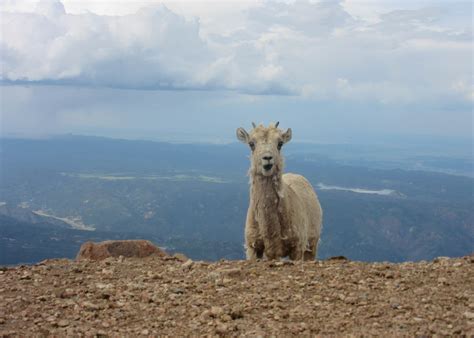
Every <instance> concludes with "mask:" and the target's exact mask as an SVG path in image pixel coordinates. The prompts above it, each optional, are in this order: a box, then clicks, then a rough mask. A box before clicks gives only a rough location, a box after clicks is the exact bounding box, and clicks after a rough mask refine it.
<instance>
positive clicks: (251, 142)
mask: <svg viewBox="0 0 474 338" xmlns="http://www.w3.org/2000/svg"><path fill="white" fill-rule="evenodd" d="M249 146H250V149H252V150H254V149H255V142H253V141H250V142H249Z"/></svg>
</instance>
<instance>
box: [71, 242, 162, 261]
mask: <svg viewBox="0 0 474 338" xmlns="http://www.w3.org/2000/svg"><path fill="white" fill-rule="evenodd" d="M151 255H156V256H161V257H164V256H166V253H165V252H164V251H163V250H161V249H160V248H158V247H157V246H155V245H153V243H151V242H150V241H146V240H126V241H105V242H100V243H94V242H86V243H84V244H82V246H81V248H80V249H79V253H78V254H77V257H76V260H83V259H89V260H96V261H97V260H102V259H106V258H108V257H119V256H123V257H128V258H130V257H137V258H143V257H148V256H151Z"/></svg>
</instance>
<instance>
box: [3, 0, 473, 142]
mask: <svg viewBox="0 0 474 338" xmlns="http://www.w3.org/2000/svg"><path fill="white" fill-rule="evenodd" d="M472 10H473V9H472V4H471V2H470V1H448V0H446V1H425V0H418V1H417V0H413V1H408V0H406V1H403V0H402V1H400V0H398V1H391V0H386V1H359V0H357V1H356V0H345V1H337V0H335V1H222V0H221V1H219V2H212V1H205V2H203V1H133V2H131V1H105V0H102V1H87V0H86V1H78V0H63V1H61V2H60V1H53V0H51V1H24V0H23V1H22V0H2V1H1V2H0V19H1V32H0V55H1V63H0V70H1V77H0V98H1V103H0V109H1V120H0V123H1V128H0V133H1V134H0V135H1V136H22V137H43V136H47V135H55V134H65V133H73V134H85V135H99V136H110V137H119V138H135V139H156V140H172V141H192V142H230V141H234V140H235V129H236V128H237V127H240V126H242V127H245V128H250V126H251V122H252V121H254V122H256V123H260V122H262V123H265V124H268V123H269V122H271V121H280V126H281V127H282V128H287V127H291V128H292V129H293V137H294V139H295V140H299V141H311V142H323V143H340V142H352V141H354V142H356V141H357V142H371V143H373V142H377V140H381V139H383V138H384V137H386V136H387V135H390V136H397V137H399V138H403V137H411V136H420V137H423V136H426V137H441V138H464V139H470V140H472V138H473V136H472V131H473V111H472V104H473V100H474V91H473V39H472V36H473V17H472V15H473V14H472Z"/></svg>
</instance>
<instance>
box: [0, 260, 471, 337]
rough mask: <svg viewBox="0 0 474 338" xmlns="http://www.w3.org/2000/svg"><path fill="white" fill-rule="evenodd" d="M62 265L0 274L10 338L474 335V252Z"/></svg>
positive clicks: (4, 325) (2, 325)
mask: <svg viewBox="0 0 474 338" xmlns="http://www.w3.org/2000/svg"><path fill="white" fill-rule="evenodd" d="M179 258H181V260H180V259H178V258H174V257H148V258H141V259H138V258H126V259H123V258H122V257H119V258H107V259H106V260H104V261H100V262H92V261H79V262H75V261H69V260H50V261H46V262H44V263H41V264H37V265H34V266H20V267H14V268H2V269H0V336H2V335H20V336H25V335H26V336H30V335H32V334H36V335H38V334H39V335H56V336H58V335H59V336H64V335H87V336H93V335H112V336H117V335H120V336H123V335H127V336H135V335H143V336H148V335H158V334H160V335H170V336H182V335H202V334H213V335H214V334H216V335H226V336H231V335H247V336H257V335H263V336H265V335H278V336H289V335H297V336H302V335H303V336H305V335H306V336H307V335H314V334H323V335H334V334H336V335H348V334H353V335H357V336H359V335H377V336H384V335H386V334H390V335H396V336H399V335H414V334H415V335H431V334H435V333H436V334H441V335H467V336H472V335H474V256H469V257H464V258H458V259H445V258H440V259H437V260H435V261H434V262H419V263H403V264H388V263H375V264H368V263H361V262H350V261H346V260H328V261H318V262H306V263H300V262H297V263H295V264H293V263H291V262H268V261H266V262H247V261H220V262H216V263H206V262H192V261H187V262H184V263H183V262H182V259H183V258H182V256H181V257H179Z"/></svg>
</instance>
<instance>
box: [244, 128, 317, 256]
mask: <svg viewBox="0 0 474 338" xmlns="http://www.w3.org/2000/svg"><path fill="white" fill-rule="evenodd" d="M278 124H279V122H277V123H275V124H270V126H269V127H268V128H266V127H265V126H263V125H259V126H256V125H255V123H252V125H253V129H252V130H251V131H250V133H247V132H246V131H245V129H243V128H238V129H237V138H238V139H239V140H240V141H241V142H243V143H245V144H248V145H249V147H250V149H251V151H252V155H251V164H250V169H249V176H250V205H249V209H248V212H247V221H246V224H245V246H246V255H247V259H252V260H253V259H257V258H262V257H265V258H267V259H278V258H281V257H287V256H288V257H289V258H290V259H292V260H298V259H301V260H303V259H304V260H311V259H314V258H315V256H316V253H317V250H318V242H319V237H320V233H321V222H322V209H321V205H320V204H319V201H318V198H317V196H316V193H315V192H314V190H313V187H312V186H311V184H310V183H309V182H308V180H306V179H305V178H304V177H303V176H301V175H296V174H290V173H288V174H283V173H282V171H283V156H282V154H281V148H282V146H283V145H284V144H285V143H287V142H289V141H290V140H291V129H288V130H287V131H286V132H283V131H282V130H281V129H278Z"/></svg>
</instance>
